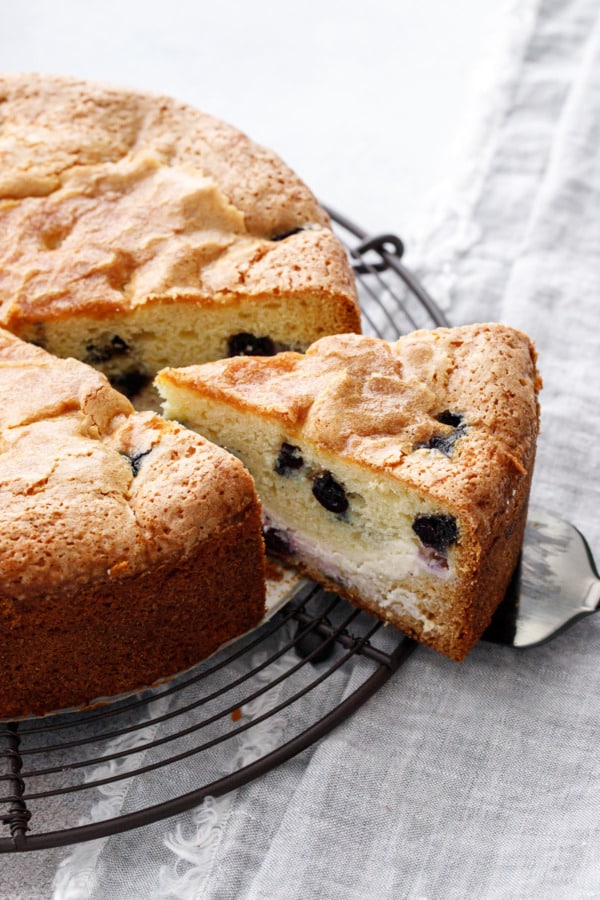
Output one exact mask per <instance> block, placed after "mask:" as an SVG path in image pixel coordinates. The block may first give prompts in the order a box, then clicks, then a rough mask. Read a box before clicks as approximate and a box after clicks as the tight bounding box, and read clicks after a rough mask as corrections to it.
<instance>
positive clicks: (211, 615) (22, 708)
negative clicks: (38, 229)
mask: <svg viewBox="0 0 600 900" xmlns="http://www.w3.org/2000/svg"><path fill="white" fill-rule="evenodd" d="M0 439H1V445H0V451H1V452H0V517H1V523H2V527H1V528H0V671H1V672H2V692H1V694H0V718H1V719H16V718H20V717H24V716H29V715H41V714H44V713H48V712H51V711H56V710H64V709H68V708H73V707H76V708H83V707H85V706H88V705H90V704H93V703H95V702H97V701H98V699H99V698H108V697H113V696H116V695H120V694H122V693H124V692H129V691H135V690H138V689H140V688H144V687H146V686H149V685H152V684H154V683H155V682H157V681H158V680H164V679H165V678H167V677H169V676H171V675H174V674H176V673H178V672H181V671H184V670H186V669H188V668H189V667H190V666H192V665H193V664H195V663H197V662H199V661H200V660H201V659H203V658H205V657H206V656H208V655H209V654H211V653H212V652H213V651H214V650H216V649H217V648H218V647H219V646H220V645H221V644H223V643H224V642H225V641H228V640H230V639H232V638H234V637H236V636H238V635H240V634H242V633H244V632H246V631H248V630H249V629H251V628H253V627H254V626H256V625H257V624H258V623H259V622H260V620H261V618H262V616H263V613H264V609H265V578H264V568H265V557H264V544H263V539H262V534H261V521H260V509H259V504H258V501H257V497H256V492H255V490H254V486H253V483H252V479H251V477H250V475H249V474H248V473H247V471H246V470H245V469H244V467H243V466H242V464H241V463H240V462H239V461H238V460H237V459H235V458H234V457H232V456H231V455H230V454H228V453H226V452H225V451H223V450H221V449H220V448H218V447H216V446H214V445H212V444H210V443H209V442H208V441H206V440H205V439H204V438H202V437H200V436H199V435H197V434H194V433H193V432H191V431H188V430H187V429H185V428H182V427H181V426H180V425H179V424H177V423H175V422H168V421H166V420H165V419H163V418H162V417H161V416H158V415H157V414H155V413H152V412H134V410H133V408H132V406H131V404H130V402H129V401H128V400H127V399H126V398H125V397H124V396H122V395H121V394H120V393H118V392H117V391H116V390H114V389H113V388H112V387H111V386H110V384H109V383H108V381H107V380H106V378H105V377H104V376H103V375H102V374H101V373H99V372H97V371H96V370H94V369H92V368H90V367H89V366H86V365H85V364H83V363H81V362H79V361H76V360H72V359H67V360H62V359H57V358H56V357H53V356H51V355H50V354H48V353H46V352H45V351H44V350H42V349H40V348H38V347H34V346H33V345H31V344H27V343H25V342H23V341H21V340H19V339H18V338H16V337H15V336H13V335H11V334H9V333H8V332H6V331H2V330H0Z"/></svg>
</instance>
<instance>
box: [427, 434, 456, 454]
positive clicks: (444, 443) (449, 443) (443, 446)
mask: <svg viewBox="0 0 600 900" xmlns="http://www.w3.org/2000/svg"><path fill="white" fill-rule="evenodd" d="M459 437H460V435H459V434H457V432H454V433H453V434H449V435H447V436H445V435H441V434H432V435H431V437H430V438H429V440H428V441H425V442H424V443H423V444H418V445H417V447H418V448H419V449H420V448H424V449H425V450H439V451H440V453H443V454H444V456H451V455H452V451H453V449H454V444H455V443H456V441H457V439H458V438H459Z"/></svg>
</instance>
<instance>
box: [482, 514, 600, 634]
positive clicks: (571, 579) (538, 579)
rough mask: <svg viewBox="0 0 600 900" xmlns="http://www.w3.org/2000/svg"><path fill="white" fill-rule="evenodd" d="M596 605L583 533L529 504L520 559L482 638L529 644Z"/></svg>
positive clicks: (597, 584) (598, 581)
mask: <svg viewBox="0 0 600 900" xmlns="http://www.w3.org/2000/svg"><path fill="white" fill-rule="evenodd" d="M599 609H600V578H599V576H598V572H597V570H596V566H595V564H594V560H593V557H592V553H591V551H590V548H589V547H588V544H587V542H586V540H585V538H584V537H583V535H582V534H581V533H580V532H579V531H578V530H577V529H576V528H575V527H574V526H573V525H571V524H570V523H569V522H565V521H564V520H563V519H559V518H557V517H556V516H552V515H550V514H549V513H546V512H543V511H541V510H538V509H530V511H529V518H528V520H527V527H526V530H525V539H524V542H523V550H522V553H521V561H520V564H519V566H518V568H517V571H516V572H515V575H514V578H513V581H512V583H511V586H510V588H509V590H508V592H507V595H506V598H505V599H504V601H503V602H502V603H501V605H500V606H499V607H498V609H497V611H496V613H495V615H494V618H493V620H492V623H491V625H490V627H489V628H488V630H487V631H486V632H485V634H484V636H483V640H487V641H492V642H494V643H496V644H508V645H510V646H512V647H532V646H535V645H536V644H543V643H545V642H546V641H549V640H551V639H552V638H553V637H555V636H556V635H558V634H560V633H561V632H562V631H564V630H565V629H567V628H569V627H570V626H571V625H574V624H575V622H577V621H578V620H579V619H581V618H582V617H583V616H588V615H590V614H591V613H593V612H597V611H598V610H599Z"/></svg>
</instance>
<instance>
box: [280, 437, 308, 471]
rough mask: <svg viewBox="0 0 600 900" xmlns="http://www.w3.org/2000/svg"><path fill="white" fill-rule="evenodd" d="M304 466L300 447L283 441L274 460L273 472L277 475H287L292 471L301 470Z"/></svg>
mask: <svg viewBox="0 0 600 900" xmlns="http://www.w3.org/2000/svg"><path fill="white" fill-rule="evenodd" d="M303 465H304V460H303V459H302V454H301V453H300V447H295V446H294V445H293V444H288V443H286V442H285V441H284V442H283V444H282V445H281V449H280V451H279V456H278V457H277V459H276V460H275V471H276V472H277V474H278V475H289V474H290V472H291V471H293V470H294V469H301V468H302V466H303Z"/></svg>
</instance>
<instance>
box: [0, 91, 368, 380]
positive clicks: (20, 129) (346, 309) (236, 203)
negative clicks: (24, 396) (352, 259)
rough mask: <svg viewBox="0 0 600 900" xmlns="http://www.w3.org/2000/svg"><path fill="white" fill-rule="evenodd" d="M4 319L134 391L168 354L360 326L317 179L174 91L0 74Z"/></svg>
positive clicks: (291, 339) (211, 352)
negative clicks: (308, 180)
mask: <svg viewBox="0 0 600 900" xmlns="http://www.w3.org/2000/svg"><path fill="white" fill-rule="evenodd" d="M0 120H1V121H2V128H1V130H0V161H2V162H0V326H2V327H4V328H6V329H8V330H10V331H12V332H13V333H14V334H17V335H18V336H19V337H21V338H23V339H26V340H29V341H32V342H33V343H36V344H38V345H40V346H42V347H44V348H45V349H47V350H49V351H50V352H51V353H54V354H56V355H57V356H61V357H75V358H77V359H80V360H82V361H84V362H87V363H89V364H91V365H93V366H95V367H96V368H99V369H100V370H101V371H103V372H104V373H105V374H107V375H108V376H109V378H110V379H111V381H112V382H113V384H115V386H117V387H119V388H121V389H123V390H125V391H126V392H128V393H129V394H133V393H135V392H137V391H138V390H139V389H140V387H141V386H142V385H144V384H145V383H146V382H147V381H148V379H149V378H150V377H151V376H152V375H154V373H155V372H156V371H157V370H158V369H160V368H161V367H163V366H167V365H173V366H182V365H187V364H190V363H197V362H204V361H206V360H211V359H218V358H220V357H224V356H227V355H239V354H241V353H243V354H252V355H256V354H260V355H268V354H271V353H276V352H277V351H278V350H280V349H282V348H288V349H289V348H291V349H294V350H304V349H305V348H306V347H307V346H308V345H309V344H310V343H312V342H313V341H315V340H316V339H317V338H319V337H322V336H323V335H326V334H333V333H336V332H353V331H360V312H359V307H358V303H357V298H356V287H355V284H354V278H353V274H352V270H351V267H350V266H349V263H348V260H347V255H346V253H345V251H344V248H343V247H342V245H341V244H340V242H339V241H338V239H337V238H336V237H335V235H334V234H333V231H332V230H331V227H330V222H329V218H328V216H327V214H326V212H325V211H324V210H323V209H322V207H321V206H320V205H319V204H318V203H317V201H316V200H315V198H314V196H313V195H312V193H311V192H310V190H309V189H308V188H307V187H306V186H305V185H304V184H303V182H302V181H301V180H300V179H299V178H298V177H297V176H296V175H295V174H294V173H293V172H292V171H291V170H290V169H289V167H288V166H286V165H285V164H284V163H283V162H282V161H281V159H279V158H278V157H277V156H276V155H275V154H273V153H271V152H270V151H268V150H266V149H264V148H262V147H259V146H257V145H256V144H255V143H254V142H252V141H251V140H250V139H249V138H247V137H246V136H245V135H243V134H241V133H240V132H239V131H237V130H236V129H235V128H233V127H231V126H229V125H227V124H225V123H224V122H221V121H219V120H217V119H215V118H214V117H212V116H209V115H206V114H204V113H202V112H199V111H198V110H195V109H193V108H191V107H189V106H186V105H185V104H183V103H178V102H176V101H175V100H172V99H170V98H167V97H162V96H156V95H152V94H146V93H141V92H136V91H133V90H125V89H119V88H115V87H111V86H108V85H103V84H94V83H88V82H84V81H78V80H75V79H69V78H61V77H56V76H50V75H34V74H31V75H30V74H25V75H13V74H8V75H4V76H0Z"/></svg>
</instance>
